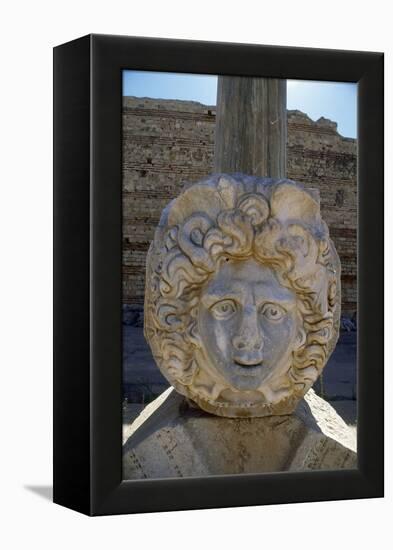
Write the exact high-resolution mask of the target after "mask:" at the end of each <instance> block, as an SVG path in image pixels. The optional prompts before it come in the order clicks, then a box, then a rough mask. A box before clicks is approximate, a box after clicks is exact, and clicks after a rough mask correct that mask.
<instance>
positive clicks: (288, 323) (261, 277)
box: [198, 258, 304, 390]
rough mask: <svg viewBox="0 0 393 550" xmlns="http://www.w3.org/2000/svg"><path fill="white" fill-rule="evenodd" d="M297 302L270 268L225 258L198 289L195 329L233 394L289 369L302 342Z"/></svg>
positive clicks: (273, 377)
mask: <svg viewBox="0 0 393 550" xmlns="http://www.w3.org/2000/svg"><path fill="white" fill-rule="evenodd" d="M296 304H297V301H296V294H295V293H294V292H293V291H291V290H289V289H287V288H285V287H284V286H282V285H281V284H280V283H279V281H278V279H277V277H276V276H275V274H274V272H273V271H272V270H271V269H270V268H269V267H265V266H263V265H262V264H260V263H259V262H256V261H255V260H253V259H248V260H243V261H236V260H235V261H234V260H231V259H229V258H223V261H222V262H221V264H220V266H219V269H218V270H217V272H216V273H215V274H214V276H213V277H212V278H211V279H210V280H209V282H208V283H207V284H206V285H205V286H204V288H203V289H202V292H201V302H200V306H199V316H198V326H199V334H200V337H201V340H202V343H203V345H204V347H205V351H206V356H207V358H208V360H209V362H210V363H211V366H212V367H213V368H214V369H216V370H217V371H218V373H219V374H220V375H221V376H222V377H223V378H224V379H225V381H226V382H228V383H229V385H230V387H231V388H232V389H233V390H256V389H258V388H259V387H260V386H261V385H263V384H265V385H266V384H271V383H274V382H275V381H278V380H279V378H280V377H282V375H283V374H284V373H285V372H286V371H287V370H289V368H290V362H291V356H292V352H293V351H294V350H295V349H298V348H299V346H300V345H301V344H302V343H303V341H304V339H303V336H302V334H303V331H302V320H301V317H300V315H299V313H298V310H297V308H296Z"/></svg>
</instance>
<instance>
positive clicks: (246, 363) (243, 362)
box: [233, 358, 263, 369]
mask: <svg viewBox="0 0 393 550" xmlns="http://www.w3.org/2000/svg"><path fill="white" fill-rule="evenodd" d="M233 361H234V363H235V364H236V365H239V366H240V367H243V368H244V369H252V368H258V367H261V366H262V363H263V361H262V359H260V360H259V361H256V360H255V359H253V360H247V359H239V358H236V359H234V360H233Z"/></svg>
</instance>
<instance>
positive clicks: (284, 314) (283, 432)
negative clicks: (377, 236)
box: [123, 174, 356, 479]
mask: <svg viewBox="0 0 393 550" xmlns="http://www.w3.org/2000/svg"><path fill="white" fill-rule="evenodd" d="M339 320H340V262H339V259H338V256H337V253H336V250H335V248H334V245H333V243H332V241H331V240H330V238H329V231H328V228H327V226H326V224H325V222H324V221H323V220H322V218H321V214H320V207H319V195H318V191H317V190H314V189H306V188H304V187H303V186H302V185H300V184H298V183H296V182H294V181H291V180H287V179H276V180H275V179H270V178H259V177H254V176H245V175H243V174H233V175H225V174H217V175H213V176H210V177H208V178H207V179H205V180H202V181H200V182H198V183H195V184H193V185H189V186H187V187H186V188H185V189H184V190H183V192H182V193H181V194H180V195H179V196H178V197H177V198H176V199H174V200H173V201H172V202H171V203H170V204H169V205H168V206H167V207H166V208H165V209H164V211H163V213H162V216H161V220H160V223H159V225H158V227H157V230H156V233H155V236H154V240H153V242H152V244H151V246H150V249H149V252H148V255H147V262H146V289H145V325H144V333H145V338H146V339H147V341H148V343H149V345H150V347H151V349H152V352H153V356H154V359H155V361H156V362H157V365H158V367H159V368H160V370H161V371H162V373H163V374H164V376H165V377H166V378H167V379H168V380H169V382H170V384H171V386H173V388H175V390H176V391H174V390H173V388H170V389H169V390H167V391H166V392H164V394H162V395H161V396H160V397H159V398H157V399H156V400H155V401H154V402H153V403H151V404H150V405H148V406H147V407H146V408H145V410H144V411H143V412H142V413H141V415H140V416H139V417H138V418H137V419H136V420H135V421H134V423H133V424H132V426H131V428H130V430H129V431H128V432H127V434H126V436H125V443H124V447H123V475H124V477H125V478H127V479H138V478H152V477H182V476H189V475H190V476H192V475H208V474H234V473H256V472H258V473H259V472H269V471H283V470H307V469H322V468H323V469H332V468H333V469H337V468H353V467H355V465H356V453H355V452H354V449H355V442H354V439H353V437H352V436H351V434H350V433H349V431H348V428H347V426H346V424H345V422H344V421H343V420H342V419H341V418H340V417H339V416H338V415H337V414H336V413H335V411H334V409H332V407H331V406H330V405H329V404H328V403H326V402H325V401H324V400H323V399H321V398H319V397H318V396H316V394H315V393H314V392H313V390H312V389H310V388H311V386H312V384H313V383H314V382H315V380H316V379H317V378H318V376H319V375H320V374H321V372H322V369H323V368H324V366H325V364H326V362H327V359H328V358H329V355H330V354H331V352H332V350H333V349H334V347H335V345H336V341H337V338H338V334H339Z"/></svg>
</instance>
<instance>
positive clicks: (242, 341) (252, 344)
mask: <svg viewBox="0 0 393 550" xmlns="http://www.w3.org/2000/svg"><path fill="white" fill-rule="evenodd" d="M232 343H233V347H234V348H235V349H237V350H239V351H261V350H262V347H263V343H262V338H261V337H260V336H259V337H258V335H256V334H255V335H251V334H248V333H242V334H238V335H236V336H235V337H234V338H233V340H232Z"/></svg>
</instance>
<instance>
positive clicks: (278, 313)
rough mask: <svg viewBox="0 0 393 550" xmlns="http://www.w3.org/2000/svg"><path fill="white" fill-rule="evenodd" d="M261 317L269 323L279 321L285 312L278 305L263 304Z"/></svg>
mask: <svg viewBox="0 0 393 550" xmlns="http://www.w3.org/2000/svg"><path fill="white" fill-rule="evenodd" d="M262 315H264V316H265V317H266V319H268V320H269V321H281V319H282V318H283V317H284V315H285V310H284V309H283V308H282V307H281V306H279V305H278V304H264V306H263V307H262Z"/></svg>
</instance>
